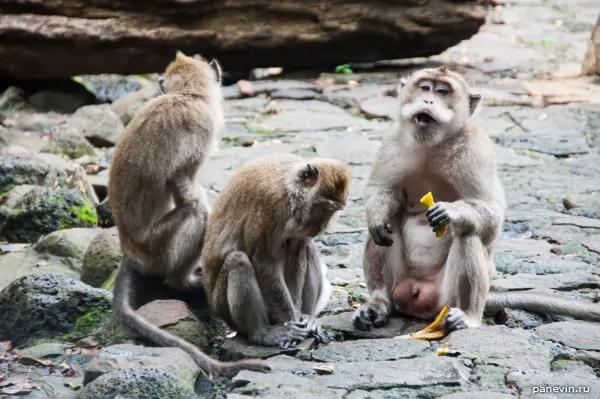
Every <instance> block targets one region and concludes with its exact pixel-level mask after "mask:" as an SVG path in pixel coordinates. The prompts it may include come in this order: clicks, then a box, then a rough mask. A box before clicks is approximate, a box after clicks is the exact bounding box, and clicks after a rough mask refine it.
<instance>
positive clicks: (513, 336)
mask: <svg viewBox="0 0 600 399" xmlns="http://www.w3.org/2000/svg"><path fill="white" fill-rule="evenodd" d="M444 341H446V342H448V345H449V346H450V349H452V350H456V351H459V352H461V353H462V356H463V357H468V358H475V359H476V360H477V362H479V363H486V364H490V365H498V366H502V367H518V368H525V369H539V370H549V367H550V360H551V359H552V358H551V356H550V352H549V351H548V349H547V348H546V347H544V346H543V345H542V344H540V343H537V342H535V341H534V339H533V335H532V333H531V332H528V331H525V330H521V329H516V328H515V329H510V328H507V327H505V326H492V327H480V328H475V329H465V330H459V331H455V332H453V333H451V334H450V335H448V336H447V337H446V338H445V339H444ZM507 343H509V344H507ZM507 345H510V350H507Z"/></svg>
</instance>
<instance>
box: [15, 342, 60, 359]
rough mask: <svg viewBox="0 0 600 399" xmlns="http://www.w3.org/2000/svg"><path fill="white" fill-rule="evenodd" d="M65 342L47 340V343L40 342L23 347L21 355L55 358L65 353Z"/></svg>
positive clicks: (35, 357) (36, 357)
mask: <svg viewBox="0 0 600 399" xmlns="http://www.w3.org/2000/svg"><path fill="white" fill-rule="evenodd" d="M64 346H65V344H62V343H60V342H47V343H45V344H39V345H34V346H30V347H27V348H23V349H21V350H20V352H21V356H27V357H32V358H34V359H39V358H43V357H45V358H55V357H59V356H62V355H64V353H65V352H64V350H63V347H64Z"/></svg>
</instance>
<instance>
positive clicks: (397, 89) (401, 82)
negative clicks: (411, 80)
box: [396, 76, 408, 97]
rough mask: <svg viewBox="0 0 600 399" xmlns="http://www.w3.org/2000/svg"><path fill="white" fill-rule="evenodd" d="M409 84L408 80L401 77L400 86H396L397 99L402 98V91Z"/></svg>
mask: <svg viewBox="0 0 600 399" xmlns="http://www.w3.org/2000/svg"><path fill="white" fill-rule="evenodd" d="M407 82H408V79H406V78H405V77H404V76H401V77H400V79H398V85H397V86H396V97H400V91H401V90H402V88H403V87H404V86H406V83H407Z"/></svg>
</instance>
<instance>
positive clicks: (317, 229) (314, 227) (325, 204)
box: [307, 200, 344, 237]
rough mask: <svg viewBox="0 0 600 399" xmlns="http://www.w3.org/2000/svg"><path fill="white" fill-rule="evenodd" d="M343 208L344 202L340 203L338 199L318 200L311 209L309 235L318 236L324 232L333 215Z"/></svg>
mask: <svg viewBox="0 0 600 399" xmlns="http://www.w3.org/2000/svg"><path fill="white" fill-rule="evenodd" d="M343 208H344V204H340V203H338V202H336V201H330V200H321V201H317V202H316V203H315V205H314V206H313V207H312V209H311V210H310V217H309V219H308V223H307V231H308V233H307V235H308V236H309V237H316V236H317V235H319V234H321V233H322V232H324V231H325V229H326V228H327V225H328V224H329V221H330V220H331V218H332V217H333V215H334V214H335V213H336V212H337V211H339V210H341V209H343Z"/></svg>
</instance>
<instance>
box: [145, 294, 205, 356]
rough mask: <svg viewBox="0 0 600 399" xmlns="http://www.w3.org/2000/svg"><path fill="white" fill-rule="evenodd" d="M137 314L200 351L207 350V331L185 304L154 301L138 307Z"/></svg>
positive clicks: (174, 301)
mask: <svg viewBox="0 0 600 399" xmlns="http://www.w3.org/2000/svg"><path fill="white" fill-rule="evenodd" d="M137 312H138V313H139V314H140V315H141V316H142V317H143V318H144V319H146V320H148V321H149V322H150V323H152V324H154V325H155V326H157V327H160V328H164V329H165V330H167V331H168V332H170V333H171V334H174V335H176V336H178V337H181V338H183V339H185V340H186V341H188V342H191V343H192V344H194V345H196V346H197V347H198V348H201V349H202V350H208V349H210V348H209V340H210V338H211V336H210V331H209V329H208V328H207V327H206V326H205V325H204V324H203V323H202V322H200V320H198V318H197V317H196V316H195V315H194V314H193V313H192V312H191V311H190V310H189V308H188V307H187V305H186V304H185V302H182V301H177V300H172V299H167V300H156V301H152V302H150V303H147V304H145V305H144V306H142V307H140V308H139V309H138V310H137Z"/></svg>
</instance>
